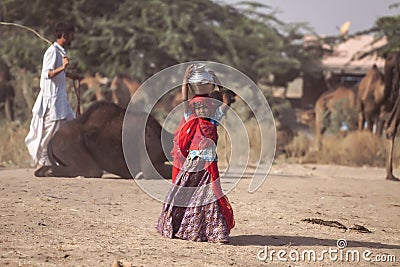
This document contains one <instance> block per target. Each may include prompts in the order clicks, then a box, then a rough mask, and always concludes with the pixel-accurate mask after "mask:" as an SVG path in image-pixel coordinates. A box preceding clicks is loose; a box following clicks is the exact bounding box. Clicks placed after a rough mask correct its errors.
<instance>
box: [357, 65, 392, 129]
mask: <svg viewBox="0 0 400 267" xmlns="http://www.w3.org/2000/svg"><path fill="white" fill-rule="evenodd" d="M385 88H386V87H385V82H384V77H383V74H382V73H381V72H380V71H379V69H378V68H377V66H376V65H375V64H374V65H373V66H372V68H371V69H370V70H369V71H368V73H367V74H366V75H365V76H364V78H363V79H362V80H361V81H360V84H359V85H358V90H357V98H356V102H357V114H358V130H360V131H361V130H363V129H364V124H365V122H367V130H368V131H370V132H372V127H373V124H374V122H376V131H375V134H376V135H379V136H381V135H382V132H383V123H384V116H385V114H386V111H385V107H384V104H385V97H387V92H385Z"/></svg>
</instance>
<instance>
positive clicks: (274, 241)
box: [229, 235, 400, 249]
mask: <svg viewBox="0 0 400 267" xmlns="http://www.w3.org/2000/svg"><path fill="white" fill-rule="evenodd" d="M336 242H337V240H335V239H321V238H315V237H308V236H279V235H278V236H273V235H271V236H263V235H238V236H231V237H230V242H229V245H231V246H266V245H267V246H288V245H291V246H327V247H336ZM347 247H350V248H351V247H365V248H376V249H400V245H392V244H382V243H377V242H364V241H353V240H347Z"/></svg>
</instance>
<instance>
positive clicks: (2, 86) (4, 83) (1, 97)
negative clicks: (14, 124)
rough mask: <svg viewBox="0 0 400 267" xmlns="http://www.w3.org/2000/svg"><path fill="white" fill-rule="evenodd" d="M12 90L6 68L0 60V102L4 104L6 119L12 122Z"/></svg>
mask: <svg viewBox="0 0 400 267" xmlns="http://www.w3.org/2000/svg"><path fill="white" fill-rule="evenodd" d="M14 96H15V94H14V88H13V87H12V86H11V75H10V72H9V70H8V66H7V65H6V64H5V63H4V62H3V61H1V60H0V102H4V110H5V115H6V119H7V120H9V121H13V120H14Z"/></svg>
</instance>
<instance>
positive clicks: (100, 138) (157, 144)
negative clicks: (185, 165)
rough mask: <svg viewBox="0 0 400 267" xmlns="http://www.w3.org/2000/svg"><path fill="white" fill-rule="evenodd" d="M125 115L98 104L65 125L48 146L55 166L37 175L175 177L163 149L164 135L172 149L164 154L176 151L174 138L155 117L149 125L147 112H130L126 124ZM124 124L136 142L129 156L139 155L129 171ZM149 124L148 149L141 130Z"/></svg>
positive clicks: (115, 108)
mask: <svg viewBox="0 0 400 267" xmlns="http://www.w3.org/2000/svg"><path fill="white" fill-rule="evenodd" d="M125 111H126V110H125V109H122V108H121V107H119V106H117V105H115V104H113V103H108V102H103V101H101V102H96V103H95V104H93V105H92V106H91V107H90V108H89V109H88V110H87V111H86V112H85V113H83V114H82V116H80V117H78V118H77V119H74V120H72V121H68V122H66V123H65V124H63V125H62V126H61V127H60V129H59V130H58V131H57V133H56V134H55V135H54V137H52V139H51V140H50V142H49V144H48V154H49V159H50V161H51V163H52V166H46V167H43V168H42V169H40V170H39V171H37V172H35V175H36V176H55V177H76V176H84V177H101V176H102V174H103V171H107V172H110V173H113V174H116V175H119V176H121V177H126V178H127V177H132V176H136V175H137V174H138V173H140V172H142V173H143V176H144V177H145V178H156V177H160V176H162V177H165V178H169V177H171V165H168V164H165V162H166V161H167V157H166V156H165V154H164V153H163V150H162V149H161V148H162V146H161V133H162V132H163V133H162V134H163V138H165V139H163V140H167V142H165V143H167V146H168V145H169V147H165V146H164V151H168V152H169V151H171V149H172V139H173V137H172V134H170V133H168V132H166V131H164V130H163V129H162V127H161V126H160V124H159V123H158V122H157V121H156V120H155V119H154V118H153V117H152V116H149V117H148V120H147V122H146V118H147V114H146V113H143V112H127V113H126V114H127V115H126V116H127V117H126V118H125V121H124V116H125ZM123 124H124V127H129V128H128V129H130V132H129V137H128V139H129V140H131V141H132V142H131V141H129V142H131V144H132V145H130V146H129V147H130V149H129V151H125V152H126V153H135V154H134V155H135V157H134V158H137V159H138V160H137V161H135V162H130V163H129V167H130V168H129V169H128V166H127V163H126V162H125V158H124V153H123V146H122V126H123ZM145 124H146V130H145V143H146V147H144V144H143V145H141V141H140V140H143V138H142V134H143V128H141V127H140V126H139V125H143V126H144V125H145ZM125 129H126V128H125ZM124 142H125V141H124ZM163 143H164V142H163ZM164 145H165V144H164ZM147 157H149V159H150V160H151V162H152V164H149V162H148V161H147V160H146V159H147ZM150 165H153V166H154V168H155V170H157V172H158V173H157V172H156V171H155V170H154V168H153V166H150ZM129 170H130V171H131V172H130V171H129Z"/></svg>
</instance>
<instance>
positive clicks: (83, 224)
mask: <svg viewBox="0 0 400 267" xmlns="http://www.w3.org/2000/svg"><path fill="white" fill-rule="evenodd" d="M250 173H251V170H248V171H247V172H246V173H245V175H244V177H243V179H242V180H241V181H240V182H239V184H238V185H237V186H236V187H235V188H234V189H233V190H232V192H230V193H229V195H228V197H229V199H230V201H231V204H232V206H233V209H234V213H235V219H236V227H235V228H234V229H233V230H232V232H231V239H230V243H229V244H213V243H196V242H189V241H184V240H177V239H166V238H162V237H161V236H160V235H159V234H158V233H157V232H156V230H155V225H156V223H157V219H158V216H159V214H160V211H161V205H162V204H161V203H160V202H159V201H157V200H154V199H152V198H151V197H150V196H148V195H147V194H146V193H144V192H143V191H142V190H141V189H140V188H139V187H138V185H137V184H136V183H135V181H133V180H126V179H119V178H115V177H113V176H111V175H105V176H104V177H103V178H102V179H91V178H89V179H88V178H86V179H85V178H73V179H67V178H36V177H34V176H33V170H32V169H2V170H0V266H109V267H111V266H112V265H113V262H114V261H115V260H124V261H126V262H130V263H132V266H189V265H190V266H267V265H268V266H271V265H272V266H399V262H400V183H396V182H389V181H385V180H384V176H385V170H384V169H383V168H369V167H365V168H353V167H343V166H333V165H295V164H286V163H283V162H282V163H278V164H276V165H274V166H273V167H272V169H271V172H270V175H269V176H268V178H267V179H266V181H265V182H264V184H263V185H262V186H261V187H260V188H259V189H258V190H257V191H256V192H255V193H252V194H250V193H248V185H249V183H250V181H251V179H250V178H249V175H250ZM395 174H397V175H400V170H395ZM304 219H321V220H325V221H337V222H338V223H341V224H343V225H344V226H346V227H347V228H350V227H352V226H354V225H361V226H364V227H365V228H367V229H368V230H370V231H371V233H362V232H359V231H356V230H350V229H347V230H345V229H339V228H336V227H330V226H326V225H320V224H312V223H310V222H306V221H303V220H304ZM340 239H343V240H340ZM338 240H340V243H339V245H340V246H342V244H344V242H347V247H345V248H343V249H339V248H338V247H337V243H338V242H337V241H338ZM311 251H313V252H315V256H316V257H315V259H314V258H313V256H312V255H313V254H312V252H311ZM325 251H326V252H325ZM357 254H358V255H359V256H360V259H358V258H357ZM278 255H279V256H280V258H279V257H278ZM346 255H347V256H346ZM297 256H298V261H295V260H296V258H297ZM308 256H310V258H308ZM394 257H395V262H393V261H394ZM322 258H323V259H322ZM284 260H286V261H284ZM378 261H391V262H383V263H382V262H378ZM126 266H127V265H126Z"/></svg>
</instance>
